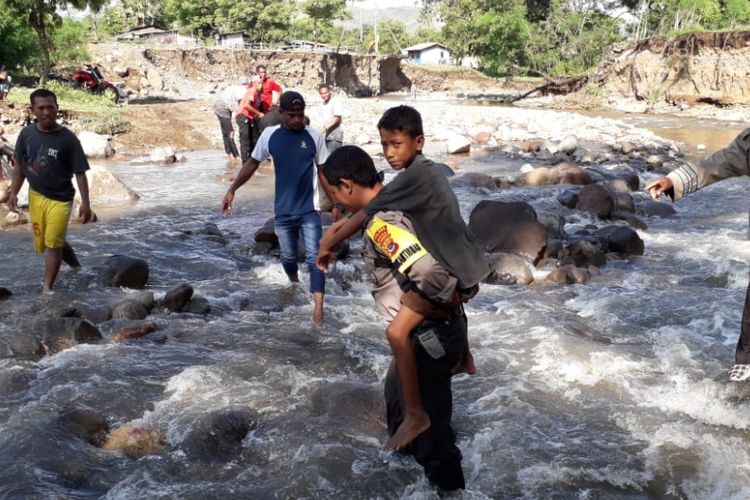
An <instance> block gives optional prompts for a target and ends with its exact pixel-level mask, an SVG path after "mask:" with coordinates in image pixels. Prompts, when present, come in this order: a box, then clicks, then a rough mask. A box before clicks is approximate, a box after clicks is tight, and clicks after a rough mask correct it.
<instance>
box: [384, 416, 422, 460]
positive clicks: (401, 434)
mask: <svg viewBox="0 0 750 500" xmlns="http://www.w3.org/2000/svg"><path fill="white" fill-rule="evenodd" d="M429 428H430V417H428V416H427V413H425V412H424V411H420V412H419V413H407V414H406V417H405V418H404V421H403V422H401V425H399V426H398V429H396V434H394V435H393V436H391V437H390V438H389V439H388V441H386V442H385V446H384V448H385V451H396V450H401V449H404V448H406V447H407V446H409V443H411V442H412V441H414V440H415V439H416V438H417V436H419V435H420V434H422V433H423V432H424V431H426V430H427V429H429Z"/></svg>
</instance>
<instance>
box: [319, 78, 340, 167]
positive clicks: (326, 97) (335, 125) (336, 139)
mask: <svg viewBox="0 0 750 500" xmlns="http://www.w3.org/2000/svg"><path fill="white" fill-rule="evenodd" d="M318 93H320V98H321V99H322V100H323V107H322V118H323V125H322V126H321V127H320V133H321V134H323V135H324V136H325V138H326V147H327V148H328V154H331V153H333V152H334V151H336V150H337V149H338V148H340V147H341V146H342V145H343V143H344V128H343V127H342V126H341V117H342V111H341V110H342V107H341V100H340V99H339V98H338V96H335V95H333V90H332V89H331V86H330V85H328V84H327V83H324V84H322V85H321V86H320V87H318Z"/></svg>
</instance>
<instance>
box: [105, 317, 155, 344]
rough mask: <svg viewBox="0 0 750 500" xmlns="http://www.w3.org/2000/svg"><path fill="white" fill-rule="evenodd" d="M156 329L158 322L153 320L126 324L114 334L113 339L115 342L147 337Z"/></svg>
mask: <svg viewBox="0 0 750 500" xmlns="http://www.w3.org/2000/svg"><path fill="white" fill-rule="evenodd" d="M155 331H156V324H154V323H152V322H148V323H140V324H137V325H130V326H125V327H123V328H120V329H119V330H117V332H115V334H114V335H113V336H112V339H113V340H114V341H115V342H124V341H125V340H130V339H137V338H141V337H145V336H146V335H148V334H149V333H153V332H155Z"/></svg>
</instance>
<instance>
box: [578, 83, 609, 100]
mask: <svg viewBox="0 0 750 500" xmlns="http://www.w3.org/2000/svg"><path fill="white" fill-rule="evenodd" d="M583 92H584V93H586V94H587V95H590V96H593V97H604V95H605V92H604V89H603V88H601V87H600V86H599V85H597V84H595V83H587V84H586V86H585V87H583Z"/></svg>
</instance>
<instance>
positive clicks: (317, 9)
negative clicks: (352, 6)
mask: <svg viewBox="0 0 750 500" xmlns="http://www.w3.org/2000/svg"><path fill="white" fill-rule="evenodd" d="M302 10H303V11H304V12H305V14H307V16H308V17H310V18H311V19H312V20H313V42H317V41H318V25H329V26H332V25H333V21H335V20H337V19H346V18H347V17H348V16H349V11H347V10H346V0H304V2H302Z"/></svg>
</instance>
